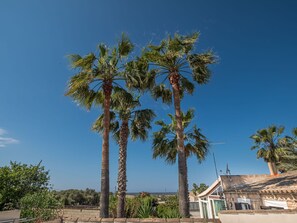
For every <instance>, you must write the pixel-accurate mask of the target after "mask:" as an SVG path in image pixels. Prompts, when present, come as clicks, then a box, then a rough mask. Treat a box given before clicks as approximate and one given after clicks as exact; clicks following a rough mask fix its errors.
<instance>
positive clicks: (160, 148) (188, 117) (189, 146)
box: [153, 109, 209, 164]
mask: <svg viewBox="0 0 297 223" xmlns="http://www.w3.org/2000/svg"><path fill="white" fill-rule="evenodd" d="M168 116H169V117H170V119H171V123H170V124H166V123H165V122H164V121H156V123H155V124H156V125H158V126H160V130H159V131H157V132H154V140H153V158H157V157H160V158H164V159H165V161H166V162H167V163H169V164H174V163H175V162H176V157H177V154H178V151H177V136H176V133H175V128H176V119H175V116H173V115H171V114H168ZM193 118H194V110H192V109H190V110H188V111H187V112H186V113H183V114H182V123H183V126H184V128H185V130H187V128H188V127H189V125H190V123H191V121H192V120H193ZM184 142H185V153H186V157H190V156H193V155H194V156H196V158H197V160H198V161H199V162H201V161H203V160H204V159H205V157H206V155H207V153H208V147H209V142H208V140H207V138H206V137H205V136H204V135H203V134H202V133H201V130H200V129H199V128H197V126H196V125H194V126H193V127H192V128H190V129H189V130H187V131H185V134H184Z"/></svg>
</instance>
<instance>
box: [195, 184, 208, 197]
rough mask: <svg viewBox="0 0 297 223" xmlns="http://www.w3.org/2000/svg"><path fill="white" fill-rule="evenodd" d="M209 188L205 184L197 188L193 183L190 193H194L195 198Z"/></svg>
mask: <svg viewBox="0 0 297 223" xmlns="http://www.w3.org/2000/svg"><path fill="white" fill-rule="evenodd" d="M208 187H209V186H208V185H206V184H205V183H200V184H199V186H198V185H197V184H195V183H193V189H192V192H193V193H194V195H195V196H197V195H198V194H200V193H202V192H203V191H205V190H206V189H207V188H208Z"/></svg>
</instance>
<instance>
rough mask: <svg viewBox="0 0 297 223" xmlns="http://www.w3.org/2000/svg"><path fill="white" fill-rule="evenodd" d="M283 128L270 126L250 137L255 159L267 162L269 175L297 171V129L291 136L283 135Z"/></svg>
mask: <svg viewBox="0 0 297 223" xmlns="http://www.w3.org/2000/svg"><path fill="white" fill-rule="evenodd" d="M284 130H285V127H283V126H275V125H271V126H269V127H267V128H264V129H260V130H258V131H257V132H256V133H255V134H253V135H252V136H251V139H252V140H253V142H254V145H253V146H252V148H251V149H252V150H253V149H257V158H263V159H264V161H265V162H267V163H268V164H270V165H269V168H270V171H271V173H273V174H276V173H277V169H278V170H279V171H281V172H286V171H290V170H296V169H297V166H296V164H297V128H294V129H293V131H292V136H289V135H284Z"/></svg>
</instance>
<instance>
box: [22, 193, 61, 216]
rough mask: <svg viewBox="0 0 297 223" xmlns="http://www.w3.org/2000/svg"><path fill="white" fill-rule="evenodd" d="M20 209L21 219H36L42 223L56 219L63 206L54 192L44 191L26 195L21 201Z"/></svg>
mask: <svg viewBox="0 0 297 223" xmlns="http://www.w3.org/2000/svg"><path fill="white" fill-rule="evenodd" d="M20 207H21V218H35V219H36V221H37V222H41V221H48V220H53V219H56V218H57V217H58V212H59V209H60V208H62V204H61V202H60V201H59V200H58V199H57V198H56V197H55V195H54V193H53V192H50V191H48V190H43V191H40V192H36V193H33V194H27V195H25V196H24V197H23V198H22V199H21V200H20Z"/></svg>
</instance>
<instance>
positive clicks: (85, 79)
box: [66, 35, 137, 217]
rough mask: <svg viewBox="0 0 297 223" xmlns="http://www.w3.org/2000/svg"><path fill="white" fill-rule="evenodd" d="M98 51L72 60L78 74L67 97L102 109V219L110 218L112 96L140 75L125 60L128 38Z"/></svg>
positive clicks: (74, 56) (100, 47)
mask: <svg viewBox="0 0 297 223" xmlns="http://www.w3.org/2000/svg"><path fill="white" fill-rule="evenodd" d="M98 48H99V54H98V55H95V54H94V53H90V54H88V55H86V56H84V57H82V56H80V55H71V56H70V60H71V65H72V68H74V69H76V70H77V71H78V73H77V74H76V75H74V76H73V77H72V78H71V79H70V81H69V84H68V90H67V92H66V95H67V96H71V97H72V98H73V99H74V100H75V101H76V102H77V103H78V104H80V105H82V106H84V107H86V108H87V109H90V108H91V107H92V106H93V105H95V106H96V105H100V106H101V107H102V108H103V114H104V116H103V120H102V121H103V131H102V134H103V144H102V162H101V197H100V216H101V217H108V216H109V214H108V207H109V133H110V107H111V103H112V102H111V95H112V92H113V91H114V90H115V89H116V90H117V91H118V92H119V91H122V92H123V93H125V92H126V90H125V88H123V87H122V86H121V83H123V82H124V84H126V85H127V86H129V87H133V86H134V82H135V80H136V77H135V76H136V74H137V73H135V72H131V71H133V69H132V68H133V66H132V65H133V63H130V66H129V67H127V65H126V58H127V57H128V56H129V54H130V53H131V52H132V50H133V44H132V42H131V41H130V40H129V39H128V38H127V36H125V35H122V37H121V39H120V40H119V42H118V44H117V46H116V47H113V48H112V49H109V48H108V47H107V46H106V45H104V44H100V45H99V47H98ZM131 64H132V65H131ZM126 68H127V69H126ZM128 68H129V69H128Z"/></svg>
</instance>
